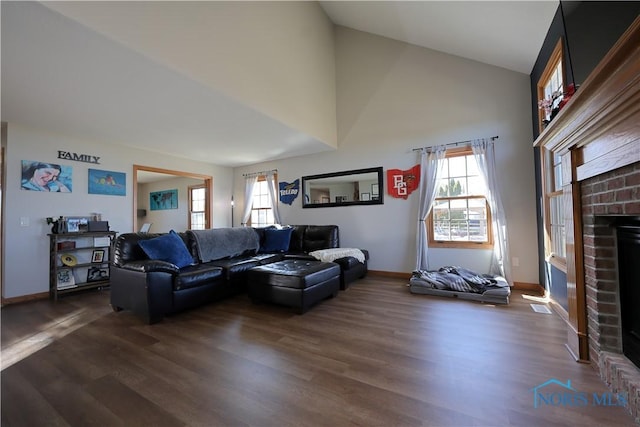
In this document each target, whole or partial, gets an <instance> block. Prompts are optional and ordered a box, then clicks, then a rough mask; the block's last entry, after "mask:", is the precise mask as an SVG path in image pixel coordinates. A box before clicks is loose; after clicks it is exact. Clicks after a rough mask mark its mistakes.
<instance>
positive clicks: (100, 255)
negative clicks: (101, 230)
mask: <svg viewBox="0 0 640 427" xmlns="http://www.w3.org/2000/svg"><path fill="white" fill-rule="evenodd" d="M103 261H104V249H95V250H94V251H93V254H92V255H91V262H103Z"/></svg>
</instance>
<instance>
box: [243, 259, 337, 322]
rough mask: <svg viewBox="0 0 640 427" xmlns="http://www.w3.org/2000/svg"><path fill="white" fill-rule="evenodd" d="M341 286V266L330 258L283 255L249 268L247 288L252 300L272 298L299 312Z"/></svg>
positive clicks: (268, 300)
mask: <svg viewBox="0 0 640 427" xmlns="http://www.w3.org/2000/svg"><path fill="white" fill-rule="evenodd" d="M339 289H340V266H339V265H338V264H335V263H332V262H321V261H310V260H300V259H286V260H284V261H278V262H274V263H271V264H266V265H261V266H258V267H254V268H252V269H250V270H249V276H248V280H247V292H248V294H249V298H251V301H253V302H254V303H258V302H262V301H264V302H271V303H275V304H282V305H286V306H289V307H294V308H297V309H298V311H299V313H300V314H302V313H304V312H306V311H307V310H308V309H309V307H311V306H312V305H314V304H316V303H318V302H320V301H322V300H323V299H325V298H327V297H335V296H336V295H338V291H339Z"/></svg>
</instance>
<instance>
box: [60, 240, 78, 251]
mask: <svg viewBox="0 0 640 427" xmlns="http://www.w3.org/2000/svg"><path fill="white" fill-rule="evenodd" d="M75 248H76V242H75V241H74V240H65V241H62V242H58V250H59V251H63V250H66V249H75Z"/></svg>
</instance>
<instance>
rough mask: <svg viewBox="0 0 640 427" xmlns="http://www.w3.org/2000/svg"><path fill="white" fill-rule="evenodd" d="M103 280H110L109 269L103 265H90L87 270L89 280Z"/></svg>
mask: <svg viewBox="0 0 640 427" xmlns="http://www.w3.org/2000/svg"><path fill="white" fill-rule="evenodd" d="M101 280H109V269H108V268H106V267H105V268H101V267H90V268H89V270H87V282H88V283H90V282H99V281H101Z"/></svg>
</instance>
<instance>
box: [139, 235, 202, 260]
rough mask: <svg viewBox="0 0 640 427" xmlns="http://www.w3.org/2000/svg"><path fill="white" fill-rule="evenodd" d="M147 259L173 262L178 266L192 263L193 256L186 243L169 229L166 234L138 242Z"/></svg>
mask: <svg viewBox="0 0 640 427" xmlns="http://www.w3.org/2000/svg"><path fill="white" fill-rule="evenodd" d="M138 244H139V245H140V247H141V248H142V250H143V251H144V253H145V254H147V256H148V257H149V259H157V260H161V261H167V262H170V263H171V264H175V265H176V266H178V268H182V267H186V266H188V265H191V264H193V257H192V256H191V254H190V253H189V249H187V245H185V244H184V241H183V240H182V238H181V237H180V236H178V233H176V232H175V231H173V230H171V231H170V232H169V233H168V234H163V235H162V236H158V237H154V238H153V239H147V240H140V241H139V242H138Z"/></svg>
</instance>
